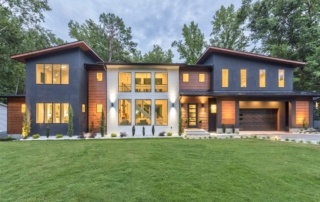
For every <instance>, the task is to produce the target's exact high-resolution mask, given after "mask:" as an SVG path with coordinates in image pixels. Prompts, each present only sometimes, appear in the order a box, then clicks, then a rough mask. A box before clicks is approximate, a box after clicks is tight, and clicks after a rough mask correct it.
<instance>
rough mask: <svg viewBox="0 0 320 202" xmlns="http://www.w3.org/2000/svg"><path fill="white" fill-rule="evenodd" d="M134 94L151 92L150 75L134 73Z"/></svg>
mask: <svg viewBox="0 0 320 202" xmlns="http://www.w3.org/2000/svg"><path fill="white" fill-rule="evenodd" d="M135 75H136V77H135V82H136V92H151V73H149V72H148V73H143V72H141V73H136V74H135Z"/></svg>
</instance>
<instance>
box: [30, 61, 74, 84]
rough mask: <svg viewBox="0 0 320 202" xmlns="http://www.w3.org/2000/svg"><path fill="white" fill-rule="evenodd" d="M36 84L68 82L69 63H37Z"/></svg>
mask: <svg viewBox="0 0 320 202" xmlns="http://www.w3.org/2000/svg"><path fill="white" fill-rule="evenodd" d="M36 83H37V84H69V65H66V64H37V65H36Z"/></svg>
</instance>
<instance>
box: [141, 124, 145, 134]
mask: <svg viewBox="0 0 320 202" xmlns="http://www.w3.org/2000/svg"><path fill="white" fill-rule="evenodd" d="M142 135H143V136H144V135H145V130H144V126H143V127H142Z"/></svg>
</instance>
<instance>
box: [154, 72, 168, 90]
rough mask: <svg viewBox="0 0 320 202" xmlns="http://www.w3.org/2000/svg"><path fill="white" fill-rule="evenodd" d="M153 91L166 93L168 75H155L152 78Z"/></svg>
mask: <svg viewBox="0 0 320 202" xmlns="http://www.w3.org/2000/svg"><path fill="white" fill-rule="evenodd" d="M154 83H155V91H156V92H168V74H167V73H158V72H157V73H155V78H154Z"/></svg>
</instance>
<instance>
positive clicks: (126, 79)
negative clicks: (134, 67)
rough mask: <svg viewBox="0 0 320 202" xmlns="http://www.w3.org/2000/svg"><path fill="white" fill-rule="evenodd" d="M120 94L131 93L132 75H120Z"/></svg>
mask: <svg viewBox="0 0 320 202" xmlns="http://www.w3.org/2000/svg"><path fill="white" fill-rule="evenodd" d="M118 85H119V92H131V73H129V72H120V73H119V84H118Z"/></svg>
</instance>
